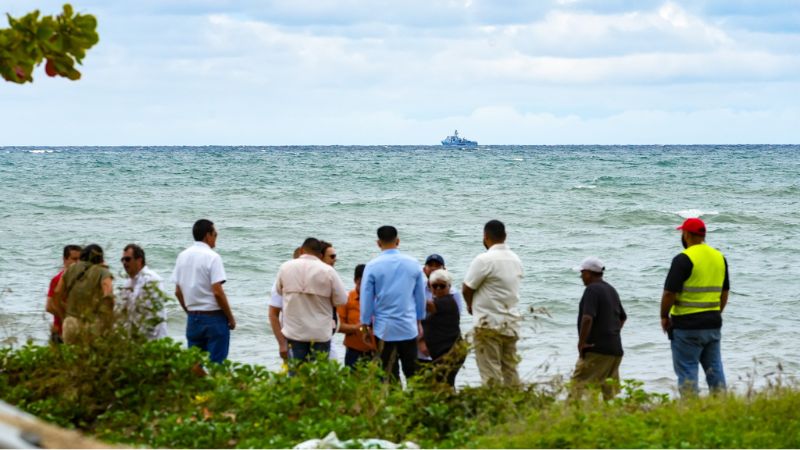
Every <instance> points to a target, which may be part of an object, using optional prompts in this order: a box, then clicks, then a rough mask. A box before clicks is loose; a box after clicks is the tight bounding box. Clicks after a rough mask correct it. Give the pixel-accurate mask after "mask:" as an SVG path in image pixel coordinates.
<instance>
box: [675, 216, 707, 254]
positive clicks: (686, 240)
mask: <svg viewBox="0 0 800 450" xmlns="http://www.w3.org/2000/svg"><path fill="white" fill-rule="evenodd" d="M676 230H681V243H682V244H683V248H688V247H691V246H692V245H697V244H702V243H703V241H705V240H706V224H705V223H704V222H703V221H702V220H700V219H698V218H696V217H690V218H688V219H686V220H684V221H683V224H682V225H681V226H679V227H678V228H676Z"/></svg>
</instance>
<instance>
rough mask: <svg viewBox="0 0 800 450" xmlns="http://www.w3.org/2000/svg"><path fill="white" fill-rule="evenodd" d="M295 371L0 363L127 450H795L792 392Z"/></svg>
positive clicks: (98, 344) (165, 355)
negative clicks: (453, 385) (391, 449)
mask: <svg viewBox="0 0 800 450" xmlns="http://www.w3.org/2000/svg"><path fill="white" fill-rule="evenodd" d="M198 363H200V364H202V365H203V366H204V367H205V368H206V369H207V370H208V373H207V374H204V373H203V371H202V369H200V366H199V365H198ZM293 370H294V372H295V375H294V376H292V377H289V376H288V375H286V374H281V373H274V372H270V371H267V370H266V369H264V368H263V367H260V366H254V365H245V364H236V363H231V362H226V363H224V364H222V365H217V364H213V363H210V362H209V361H208V359H207V356H206V355H205V354H202V353H201V352H200V351H198V350H197V349H185V348H182V346H181V345H180V344H178V343H175V342H173V341H171V340H169V339H164V340H158V341H146V340H144V339H143V338H142V337H141V336H140V335H137V334H130V333H128V332H127V330H126V329H125V328H124V327H116V328H114V329H113V331H112V332H110V333H109V334H107V335H103V336H102V337H98V338H95V339H94V340H93V341H91V342H89V343H88V344H86V345H80V346H79V345H73V346H66V345H60V346H49V347H38V346H33V345H27V346H24V347H22V348H20V349H18V350H12V349H8V348H6V349H2V350H0V398H3V399H4V400H6V401H8V402H10V403H12V404H15V405H18V406H19V407H21V408H22V409H24V410H26V411H29V412H31V413H33V414H35V415H37V416H39V417H41V418H43V419H45V420H48V421H51V422H54V423H56V424H59V425H61V426H66V427H73V428H78V429H81V430H84V431H86V432H88V433H91V434H93V435H94V436H96V437H98V438H100V439H103V440H106V441H109V442H117V443H121V444H124V445H131V446H141V445H146V446H151V447H182V448H196V447H205V448H226V447H291V446H293V445H295V444H296V443H298V442H300V441H304V440H307V439H313V438H322V437H324V436H325V435H327V434H328V433H329V432H331V431H335V432H336V433H337V435H338V436H339V438H340V439H343V440H348V439H366V438H381V439H387V440H390V441H394V442H401V441H406V440H409V441H413V442H417V443H419V444H420V445H422V446H423V447H465V446H477V447H572V448H575V447H600V448H602V447H630V448H637V447H798V446H800V421H799V420H798V419H797V415H796V411H797V409H798V408H800V391H797V390H794V389H792V388H788V387H785V386H783V385H781V384H778V385H776V386H775V387H772V388H770V389H767V390H766V391H763V392H760V393H753V394H751V395H749V396H744V397H742V396H736V395H728V396H725V395H721V396H712V397H704V398H702V397H701V398H693V399H688V400H672V399H669V398H668V397H667V396H665V395H662V394H652V393H648V392H646V391H644V390H643V389H642V384H641V383H640V382H636V381H631V380H628V381H626V382H625V383H623V385H622V386H621V388H622V389H621V390H622V394H621V395H620V396H619V397H618V398H616V399H614V400H612V401H608V402H604V401H602V400H600V398H599V396H598V395H588V396H584V397H582V398H581V399H572V400H565V401H562V400H558V399H559V398H563V397H564V396H565V394H566V392H565V391H564V390H563V389H562V387H560V386H558V385H552V386H551V385H540V386H534V385H525V386H521V387H499V386H495V387H465V388H461V389H459V390H458V391H454V390H452V389H450V388H449V386H447V385H442V384H439V383H437V382H436V381H435V379H436V374H434V373H432V372H426V373H423V374H422V375H421V376H419V377H417V378H415V379H413V380H411V382H410V383H409V384H408V385H407V386H406V387H405V389H403V388H402V387H401V386H400V385H398V384H389V383H386V382H384V374H383V373H382V371H381V370H380V369H379V368H378V367H376V366H375V365H374V364H366V365H362V366H360V367H358V368H357V369H356V370H355V371H354V372H351V371H349V370H348V369H346V368H344V367H342V366H341V365H339V364H338V363H337V362H332V361H328V360H327V359H323V360H319V361H314V362H312V363H307V364H303V365H300V366H297V367H294V368H293Z"/></svg>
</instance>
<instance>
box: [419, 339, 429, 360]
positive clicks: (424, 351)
mask: <svg viewBox="0 0 800 450" xmlns="http://www.w3.org/2000/svg"><path fill="white" fill-rule="evenodd" d="M417 349H418V350H419V352H420V353H422V354H423V355H425V356H427V357H430V356H431V352H430V351H429V350H428V344H426V343H425V339H420V340H418V341H417Z"/></svg>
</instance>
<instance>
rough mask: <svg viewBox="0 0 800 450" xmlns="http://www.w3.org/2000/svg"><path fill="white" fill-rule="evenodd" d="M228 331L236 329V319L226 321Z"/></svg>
mask: <svg viewBox="0 0 800 450" xmlns="http://www.w3.org/2000/svg"><path fill="white" fill-rule="evenodd" d="M228 329H231V330H235V329H236V319H234V318H233V317H231V318H230V319H228Z"/></svg>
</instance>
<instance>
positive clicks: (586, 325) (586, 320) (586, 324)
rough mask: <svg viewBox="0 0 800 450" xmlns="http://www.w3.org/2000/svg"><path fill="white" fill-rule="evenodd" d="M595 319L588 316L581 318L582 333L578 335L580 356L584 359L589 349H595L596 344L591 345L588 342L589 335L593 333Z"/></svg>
mask: <svg viewBox="0 0 800 450" xmlns="http://www.w3.org/2000/svg"><path fill="white" fill-rule="evenodd" d="M593 323H594V318H593V317H592V316H590V315H588V314H584V315H583V316H581V331H580V334H579V335H578V355H579V356H580V357H581V358H583V355H584V352H585V350H586V349H587V348H590V347H594V344H589V343H587V342H586V341H587V340H588V339H589V334H590V333H591V332H592V324H593Z"/></svg>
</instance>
